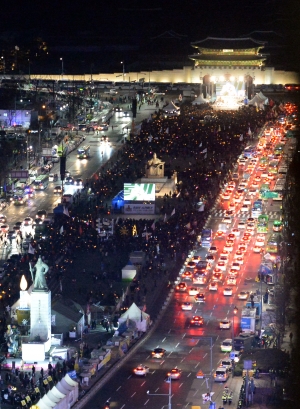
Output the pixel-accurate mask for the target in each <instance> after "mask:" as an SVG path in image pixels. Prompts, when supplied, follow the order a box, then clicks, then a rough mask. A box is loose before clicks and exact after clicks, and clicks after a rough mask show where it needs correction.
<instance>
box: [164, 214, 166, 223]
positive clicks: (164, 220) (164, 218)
mask: <svg viewBox="0 0 300 409" xmlns="http://www.w3.org/2000/svg"><path fill="white" fill-rule="evenodd" d="M166 221H167V213H165V217H164V222H166Z"/></svg>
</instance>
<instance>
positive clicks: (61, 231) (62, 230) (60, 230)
mask: <svg viewBox="0 0 300 409" xmlns="http://www.w3.org/2000/svg"><path fill="white" fill-rule="evenodd" d="M59 232H60V234H63V232H64V226H63V225H62V226H61V228H60V229H59Z"/></svg>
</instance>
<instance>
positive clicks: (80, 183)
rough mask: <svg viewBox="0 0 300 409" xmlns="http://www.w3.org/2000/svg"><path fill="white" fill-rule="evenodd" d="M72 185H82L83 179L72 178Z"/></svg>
mask: <svg viewBox="0 0 300 409" xmlns="http://www.w3.org/2000/svg"><path fill="white" fill-rule="evenodd" d="M74 186H83V180H82V179H80V178H79V179H75V180H74Z"/></svg>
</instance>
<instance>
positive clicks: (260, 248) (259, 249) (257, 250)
mask: <svg viewBox="0 0 300 409" xmlns="http://www.w3.org/2000/svg"><path fill="white" fill-rule="evenodd" d="M261 250H262V247H260V246H254V247H253V252H254V253H260V252H261Z"/></svg>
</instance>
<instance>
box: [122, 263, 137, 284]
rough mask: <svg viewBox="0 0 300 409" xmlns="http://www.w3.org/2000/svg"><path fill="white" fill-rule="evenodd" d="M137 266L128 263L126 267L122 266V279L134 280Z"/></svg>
mask: <svg viewBox="0 0 300 409" xmlns="http://www.w3.org/2000/svg"><path fill="white" fill-rule="evenodd" d="M136 271H137V270H136V267H135V266H134V265H133V264H131V265H129V264H128V265H127V266H125V267H123V268H122V280H128V279H130V280H133V279H134V277H135V276H136Z"/></svg>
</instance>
